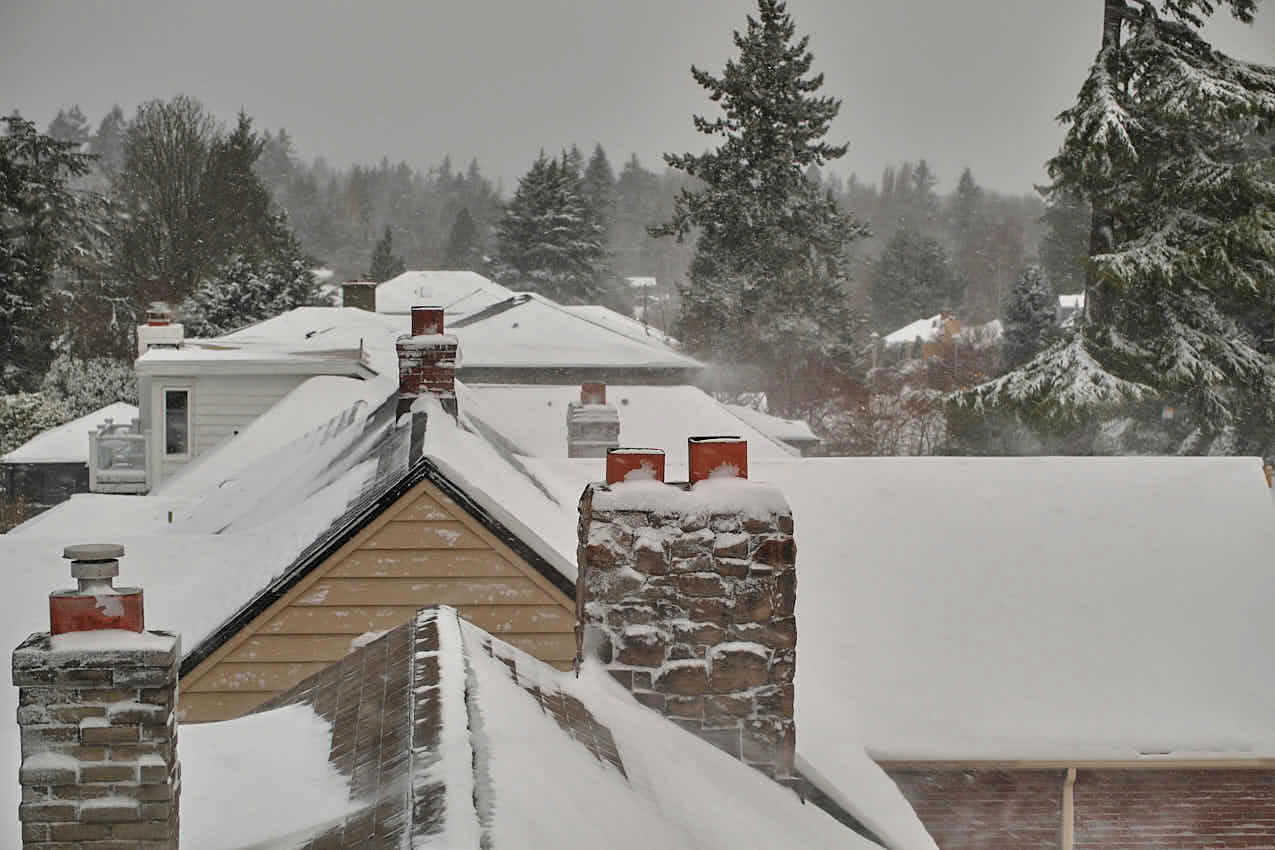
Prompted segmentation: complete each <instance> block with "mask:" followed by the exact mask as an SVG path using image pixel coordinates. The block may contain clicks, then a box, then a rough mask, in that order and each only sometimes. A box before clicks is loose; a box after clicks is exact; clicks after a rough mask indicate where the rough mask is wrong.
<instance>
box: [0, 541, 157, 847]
mask: <svg viewBox="0 0 1275 850" xmlns="http://www.w3.org/2000/svg"><path fill="white" fill-rule="evenodd" d="M123 554H124V547H122V546H114V545H109V544H89V545H82V546H68V547H67V548H66V551H65V552H64V553H63V555H64V557H66V558H69V559H71V575H72V576H74V577H75V578H76V579H78V582H79V587H78V588H77V589H75V590H58V591H54V592H53V593H51V594H49V620H50V631H49V632H38V633H36V634H33V635H31V636H30V637H29V638H27V639H26V640H25V641H23V642H22V645H21V646H19V647H18V648H17V649H16V650H14V653H13V683H14V684H15V685H17V686H18V726H19V727H20V729H21V734H22V765H21V767H20V769H19V771H18V781H19V782H20V783H21V785H22V802H21V804H20V805H19V807H18V819H19V820H20V821H21V822H22V842H23V847H24V848H27V850H49V848H63V847H66V848H77V850H118V848H124V847H128V848H146V850H175V848H176V847H177V827H178V817H177V810H178V800H179V797H180V795H181V768H180V766H179V765H178V762H177V719H176V716H175V715H174V709H175V707H176V703H177V665H178V659H179V658H180V655H181V642H180V639H179V638H178V637H177V635H174V634H170V633H168V632H156V631H152V632H145V631H142V592H141V590H139V589H137V588H117V587H113V586H112V579H113V578H114V577H115V576H116V575H118V574H119V560H118V559H119V558H120V557H121V556H122V555H123Z"/></svg>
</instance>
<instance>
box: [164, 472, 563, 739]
mask: <svg viewBox="0 0 1275 850" xmlns="http://www.w3.org/2000/svg"><path fill="white" fill-rule="evenodd" d="M437 604H445V605H452V606H455V607H456V609H457V610H458V611H459V612H460V615H461V616H462V617H464V618H465V619H467V620H469V621H470V622H473V623H474V624H475V625H477V626H479V627H480V628H482V629H484V630H486V631H489V632H491V633H492V634H494V635H497V636H498V637H500V638H501V639H502V640H504V641H507V642H508V643H510V644H512V645H514V646H516V647H518V648H519V649H521V650H523V651H524V652H527V653H529V654H531V655H534V656H536V657H537V658H540V659H541V660H543V661H547V662H549V663H551V664H554V665H555V666H557V667H559V668H561V669H567V668H569V667H570V666H571V660H572V658H573V657H574V656H575V632H574V629H575V604H574V602H573V601H572V600H571V599H569V598H568V597H567V596H565V595H564V594H563V593H562V592H561V591H560V590H558V589H557V588H555V587H554V586H553V585H552V584H550V583H549V581H548V580H546V579H545V578H544V577H543V576H541V575H540V574H539V573H537V572H536V571H535V569H534V568H533V567H531V566H530V565H528V564H526V563H525V562H523V561H522V559H521V558H519V557H518V556H517V555H516V554H514V553H513V552H512V551H511V550H510V549H509V548H508V547H506V546H505V545H504V544H503V543H501V542H500V541H498V540H497V539H496V538H495V537H493V536H492V534H491V533H490V532H488V531H487V530H486V529H485V528H483V527H482V526H481V525H480V524H479V523H478V522H477V521H476V520H474V519H473V518H472V517H470V516H469V515H468V514H467V513H465V512H464V510H463V509H461V508H460V507H459V506H458V505H456V504H455V503H454V502H452V501H451V499H449V498H448V497H447V496H445V495H444V494H443V493H441V492H440V491H439V490H437V489H436V488H435V487H434V486H433V485H432V484H429V483H428V482H425V483H422V484H419V485H417V486H416V487H414V488H413V489H412V490H411V491H409V492H408V493H406V494H404V496H403V497H402V498H400V499H399V500H398V502H396V503H395V504H394V505H393V506H391V507H390V508H388V509H387V510H386V511H384V512H383V513H382V514H381V516H379V517H377V518H376V519H375V520H373V521H372V522H371V523H369V524H368V526H367V527H366V528H364V529H362V530H361V531H360V532H359V533H358V534H356V535H355V536H354V538H353V539H351V540H350V541H348V542H347V543H346V544H345V545H344V546H342V547H341V548H340V549H339V550H338V551H337V552H336V553H334V554H333V555H332V556H331V557H329V558H328V560H327V561H326V562H325V563H323V564H322V565H320V566H319V567H318V568H317V569H315V570H314V571H313V572H312V573H311V574H310V575H308V576H306V577H305V578H304V579H302V580H301V581H299V582H298V583H297V584H296V585H295V586H294V587H293V588H292V589H290V590H289V591H288V592H287V593H286V594H285V595H284V596H283V597H282V598H281V599H279V600H277V601H276V602H275V603H274V604H272V605H271V606H270V607H269V608H268V609H266V610H265V611H263V612H262V613H261V614H260V615H258V616H257V617H256V618H255V619H254V620H253V621H252V622H251V623H250V624H249V625H248V626H247V627H246V628H245V629H243V630H241V631H240V632H239V634H237V635H235V637H234V638H232V639H231V640H229V641H227V643H226V644H225V645H223V646H222V647H220V648H219V649H218V650H217V651H216V652H214V653H213V654H212V655H211V656H210V657H209V658H207V659H206V660H205V661H204V662H203V663H202V664H200V665H199V667H197V668H196V669H195V670H193V671H191V673H190V674H188V675H187V676H186V677H185V678H184V679H183V680H182V683H181V706H180V707H181V710H182V711H183V715H182V719H183V720H185V721H187V722H202V721H209V720H221V719H226V718H229V717H236V716H239V715H241V714H244V713H246V712H248V711H250V710H252V709H253V708H255V707H256V706H258V705H260V704H261V703H262V702H264V701H265V700H267V699H269V698H270V697H272V696H274V695H275V694H278V693H280V692H283V691H285V690H287V689H289V688H291V687H292V686H293V685H295V684H296V683H297V682H300V681H301V680H302V679H304V678H306V677H307V676H310V675H313V674H314V673H316V672H318V671H319V670H322V669H323V668H324V667H326V666H328V665H330V664H332V663H334V662H336V661H340V660H341V659H342V658H344V657H345V656H346V654H347V653H348V652H349V651H350V649H351V642H352V641H353V640H354V639H355V638H357V637H358V636H359V635H363V634H365V633H367V632H381V631H387V630H389V629H393V628H395V627H397V626H400V625H402V624H403V623H406V622H408V621H409V620H411V619H412V617H413V616H414V615H415V614H416V611H417V610H418V609H420V608H422V607H424V606H427V605H437Z"/></svg>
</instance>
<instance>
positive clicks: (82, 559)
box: [49, 543, 144, 635]
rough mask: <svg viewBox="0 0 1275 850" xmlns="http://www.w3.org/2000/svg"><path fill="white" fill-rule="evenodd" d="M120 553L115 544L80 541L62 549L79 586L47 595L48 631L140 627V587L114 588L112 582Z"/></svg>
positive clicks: (141, 618) (62, 632)
mask: <svg viewBox="0 0 1275 850" xmlns="http://www.w3.org/2000/svg"><path fill="white" fill-rule="evenodd" d="M123 555H124V547H123V546H120V545H118V544H115V543H82V544H79V545H76V546H67V547H66V548H65V549H64V550H63V551H62V557H64V558H68V559H70V561H71V576H72V577H73V578H75V579H76V581H77V582H78V583H79V587H78V588H77V589H75V590H55V591H53V592H52V593H50V594H49V631H50V632H52V633H53V634H55V635H60V634H64V633H66V632H91V631H97V630H99V629H124V630H126V631H130V632H140V631H143V630H144V618H143V611H142V591H141V588H137V587H115V586H114V584H113V582H112V579H114V578H115V577H116V576H117V575H119V573H120V562H119V558H121V557H123Z"/></svg>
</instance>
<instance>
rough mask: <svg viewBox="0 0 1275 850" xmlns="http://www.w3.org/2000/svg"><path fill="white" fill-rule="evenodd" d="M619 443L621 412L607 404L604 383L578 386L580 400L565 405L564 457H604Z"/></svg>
mask: <svg viewBox="0 0 1275 850" xmlns="http://www.w3.org/2000/svg"><path fill="white" fill-rule="evenodd" d="M619 444H620V414H619V413H618V412H616V409H615V407H613V406H612V405H609V404H607V385H606V384H603V383H584V384H581V385H580V400H579V401H578V402H576V401H573V402H569V403H568V404H567V457H606V456H607V450H608V449H614V448H617V447H618V446H619Z"/></svg>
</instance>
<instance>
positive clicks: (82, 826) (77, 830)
mask: <svg viewBox="0 0 1275 850" xmlns="http://www.w3.org/2000/svg"><path fill="white" fill-rule="evenodd" d="M50 832H52V834H53V840H54V841H103V840H105V839H107V838H110V837H111V828H110V827H109V826H107V825H106V824H97V823H55V824H52V829H51V830H50Z"/></svg>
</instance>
